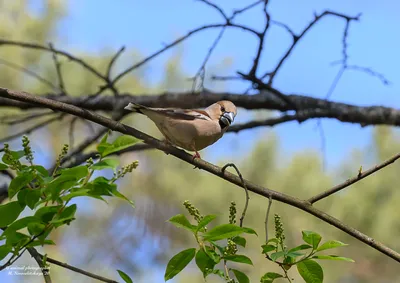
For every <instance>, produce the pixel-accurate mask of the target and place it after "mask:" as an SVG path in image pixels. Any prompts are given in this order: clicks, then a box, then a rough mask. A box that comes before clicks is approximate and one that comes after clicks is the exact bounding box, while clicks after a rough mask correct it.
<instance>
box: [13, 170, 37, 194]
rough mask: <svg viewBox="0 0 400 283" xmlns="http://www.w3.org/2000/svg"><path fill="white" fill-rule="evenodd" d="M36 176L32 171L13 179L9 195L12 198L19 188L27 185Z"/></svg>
mask: <svg viewBox="0 0 400 283" xmlns="http://www.w3.org/2000/svg"><path fill="white" fill-rule="evenodd" d="M34 178H35V176H34V174H33V173H32V172H24V173H21V174H19V175H18V176H16V177H15V178H14V179H12V180H11V183H10V186H9V187H8V197H9V198H10V199H12V198H13V197H14V196H15V194H16V193H18V191H19V190H21V189H22V188H24V187H26V185H28V184H29V183H30V182H31V181H32V180H33V179H34Z"/></svg>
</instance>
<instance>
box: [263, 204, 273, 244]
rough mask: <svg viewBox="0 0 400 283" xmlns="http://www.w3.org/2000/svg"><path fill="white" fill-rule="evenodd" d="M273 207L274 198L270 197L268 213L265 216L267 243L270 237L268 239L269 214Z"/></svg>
mask: <svg viewBox="0 0 400 283" xmlns="http://www.w3.org/2000/svg"><path fill="white" fill-rule="evenodd" d="M271 206H272V198H271V196H269V198H268V208H267V213H266V214H265V222H264V224H265V242H268V240H269V237H268V219H269V212H270V210H271Z"/></svg>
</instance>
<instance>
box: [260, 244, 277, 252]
mask: <svg viewBox="0 0 400 283" xmlns="http://www.w3.org/2000/svg"><path fill="white" fill-rule="evenodd" d="M261 247H262V249H263V251H262V254H267V253H269V252H272V251H275V250H276V246H273V245H262V246H261Z"/></svg>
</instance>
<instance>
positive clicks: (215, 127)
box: [124, 100, 237, 159]
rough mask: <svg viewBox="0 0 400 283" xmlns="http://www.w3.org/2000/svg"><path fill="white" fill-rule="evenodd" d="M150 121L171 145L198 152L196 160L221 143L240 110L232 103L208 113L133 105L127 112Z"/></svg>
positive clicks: (214, 106)
mask: <svg viewBox="0 0 400 283" xmlns="http://www.w3.org/2000/svg"><path fill="white" fill-rule="evenodd" d="M124 109H125V110H129V111H132V112H137V113H140V114H143V115H145V116H147V117H148V118H150V120H152V121H153V122H154V124H155V125H156V126H157V128H158V129H159V130H160V132H161V133H162V134H163V136H164V137H165V141H166V142H167V143H170V144H173V145H175V146H178V147H181V148H183V149H185V150H188V151H194V152H195V154H194V155H193V159H195V158H201V156H200V154H199V151H200V150H202V149H204V148H206V147H208V146H210V145H212V144H213V143H215V142H216V141H217V140H219V139H220V138H221V137H222V136H223V134H224V133H225V132H226V130H227V129H228V127H229V126H230V125H231V124H232V123H233V121H234V119H235V117H236V114H237V110H236V106H235V104H233V103H232V102H231V101H228V100H222V101H218V102H216V103H214V104H212V105H210V106H208V107H207V108H205V109H204V110H198V109H178V108H151V107H146V106H143V105H140V104H137V103H129V104H128V105H127V106H126V107H125V108H124Z"/></svg>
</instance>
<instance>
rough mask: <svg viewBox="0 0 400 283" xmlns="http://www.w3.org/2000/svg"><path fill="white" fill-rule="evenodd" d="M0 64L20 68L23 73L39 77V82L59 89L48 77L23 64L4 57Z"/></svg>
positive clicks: (15, 68)
mask: <svg viewBox="0 0 400 283" xmlns="http://www.w3.org/2000/svg"><path fill="white" fill-rule="evenodd" d="M0 64H2V65H4V66H7V67H9V68H12V69H14V70H18V71H20V72H23V73H25V74H27V75H29V76H31V77H33V78H35V79H37V80H38V81H39V82H41V83H43V84H45V85H47V86H48V87H50V88H51V89H52V90H54V91H59V88H58V87H57V86H56V85H55V84H53V83H52V82H51V81H49V80H48V79H46V78H44V77H42V76H41V75H39V74H37V73H35V72H33V71H31V70H29V69H27V68H25V67H23V66H20V65H18V64H15V63H12V62H9V61H7V60H4V59H0Z"/></svg>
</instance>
